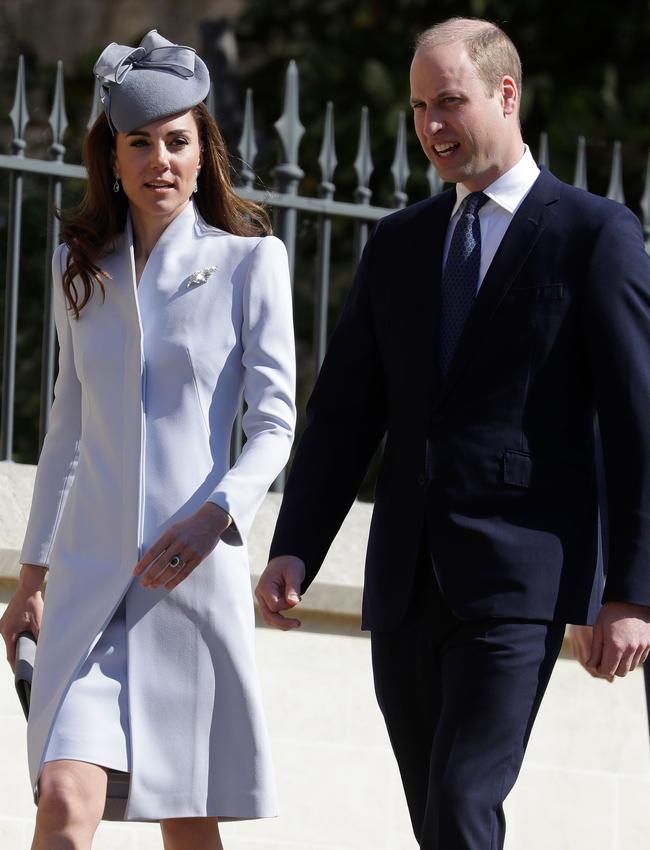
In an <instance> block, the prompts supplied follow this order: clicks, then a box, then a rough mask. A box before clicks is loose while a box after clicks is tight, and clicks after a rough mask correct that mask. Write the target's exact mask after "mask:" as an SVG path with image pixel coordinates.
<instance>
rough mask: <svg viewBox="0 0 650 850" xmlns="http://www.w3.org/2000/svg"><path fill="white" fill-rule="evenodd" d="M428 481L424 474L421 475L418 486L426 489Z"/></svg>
mask: <svg viewBox="0 0 650 850" xmlns="http://www.w3.org/2000/svg"><path fill="white" fill-rule="evenodd" d="M426 480H427V479H426V478H425V477H424V475H423V473H420V474H419V475H418V484H419V485H420V487H424V485H425V484H426Z"/></svg>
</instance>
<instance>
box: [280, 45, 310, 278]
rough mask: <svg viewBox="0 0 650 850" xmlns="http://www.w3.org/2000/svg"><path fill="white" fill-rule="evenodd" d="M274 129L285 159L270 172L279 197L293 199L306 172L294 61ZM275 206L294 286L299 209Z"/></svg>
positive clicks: (288, 205) (291, 204) (290, 64)
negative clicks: (301, 156) (300, 162)
mask: <svg viewBox="0 0 650 850" xmlns="http://www.w3.org/2000/svg"><path fill="white" fill-rule="evenodd" d="M274 126H275V129H276V131H277V134H278V137H279V139H280V143H281V146H282V153H283V157H284V159H283V161H282V163H281V164H280V165H277V166H276V167H275V168H274V170H273V173H274V175H275V177H276V179H277V183H278V190H279V192H280V194H281V195H288V196H291V198H292V199H293V197H294V196H297V194H298V185H299V183H300V181H301V180H302V178H303V177H304V176H305V172H304V171H303V170H302V168H300V166H299V165H298V146H299V145H300V140H301V139H302V137H303V135H304V132H305V128H304V127H303V125H302V124H301V123H300V116H299V91H298V66H297V65H296V63H295V61H294V60H293V59H292V60H291V62H289V67H288V68H287V74H286V81H285V88H284V109H283V112H282V115H281V116H280V118H278V120H277V121H276V122H275V125H274ZM275 206H276V210H275V212H276V222H277V227H276V233H277V235H278V236H279V237H280V239H282V241H283V242H284V244H285V246H286V248H287V254H288V255H289V272H290V274H291V281H292V284H293V276H294V265H295V257H296V230H297V222H298V218H297V213H298V209H297V207H296V205H295V204H293V203H290V204H287V205H286V206H284V205H280V204H276V205H275Z"/></svg>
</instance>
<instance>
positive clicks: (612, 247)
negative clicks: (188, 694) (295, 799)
mask: <svg viewBox="0 0 650 850" xmlns="http://www.w3.org/2000/svg"><path fill="white" fill-rule="evenodd" d="M520 90H521V66H520V62H519V57H518V55H517V52H516V50H515V48H514V46H513V45H512V43H511V42H510V40H509V39H508V38H507V36H505V34H504V33H503V32H502V31H501V30H500V29H499V28H498V27H496V26H494V25H493V24H490V23H488V22H486V21H477V20H467V19H452V20H450V21H447V22H445V23H443V24H440V25H438V26H436V27H433V28H432V29H431V30H428V31H426V32H425V33H423V34H422V35H421V36H420V37H419V38H418V41H417V44H416V51H415V56H414V59H413V63H412V65H411V101H412V106H413V112H414V119H415V129H416V132H417V135H418V138H419V140H420V143H421V145H422V148H423V150H424V152H425V154H426V155H427V157H428V158H429V159H430V161H431V162H432V163H433V164H434V165H435V167H436V168H437V170H438V173H439V174H440V176H441V178H442V179H443V180H445V181H447V182H451V183H456V188H455V190H452V191H448V192H445V193H443V194H441V195H439V196H437V197H435V198H432V199H429V200H426V201H424V202H422V203H418V204H415V205H413V206H411V207H408V208H407V209H404V210H401V211H399V212H397V213H395V214H393V215H390V216H388V217H387V218H385V219H383V220H382V221H380V222H379V224H378V225H377V227H376V228H375V230H374V233H373V235H372V236H371V238H370V240H369V242H368V244H367V246H366V249H365V252H364V255H363V258H362V260H361V263H360V266H359V270H358V272H357V276H356V279H355V282H354V285H353V288H352V291H351V293H350V296H349V298H348V301H347V303H346V306H345V308H344V310H343V312H342V315H341V318H340V320H339V323H338V326H337V328H336V330H335V332H334V334H333V337H332V340H331V344H330V348H329V351H328V354H327V357H326V359H325V362H324V364H323V368H322V371H321V374H320V376H319V379H318V381H317V384H316V387H315V389H314V392H313V394H312V397H311V399H310V402H309V405H308V424H307V428H306V430H305V433H304V435H303V438H302V441H301V444H300V447H299V449H298V452H297V455H296V458H295V460H294V464H293V469H292V472H291V475H290V477H289V481H288V483H287V488H286V491H285V495H284V500H283V504H282V509H281V512H280V516H279V519H278V524H277V528H276V532H275V536H274V539H273V543H272V547H271V556H272V558H271V561H270V562H269V565H268V567H267V569H266V570H265V572H264V574H263V576H262V578H261V579H260V583H259V586H258V589H257V598H258V601H259V604H260V607H261V610H262V614H263V616H264V618H265V620H266V622H267V623H269V624H271V625H276V626H279V627H280V628H292V627H295V626H296V625H299V621H297V620H295V619H284V618H283V616H282V615H281V614H280V612H281V611H283V610H286V609H288V608H291V607H293V606H294V605H295V604H296V603H297V602H298V601H299V593H300V592H301V591H300V585H301V584H302V592H304V591H305V590H306V588H307V587H308V585H309V584H310V582H311V581H312V580H313V579H314V577H315V575H316V573H317V571H318V569H319V567H320V565H321V563H322V561H323V559H324V557H325V554H326V552H327V549H328V547H329V545H330V543H331V541H332V539H333V537H334V536H335V534H336V532H337V530H338V528H339V526H340V524H341V522H342V520H343V518H344V516H345V514H346V512H347V511H348V509H349V507H350V505H351V503H352V501H353V499H354V497H355V495H356V493H357V490H358V487H359V486H360V483H361V481H362V478H363V476H364V473H365V471H366V469H367V467H368V463H369V461H370V459H371V457H372V455H373V453H374V452H375V450H376V449H377V447H378V446H379V444H380V441H381V440H382V438H383V436H384V435H386V444H385V449H384V454H383V459H382V464H381V470H380V473H379V479H378V483H377V490H376V498H375V507H374V513H373V520H372V527H371V533H370V540H369V545H368V553H367V564H366V582H365V590H364V607H363V627H364V628H366V629H370V631H371V637H372V656H373V671H374V677H375V687H376V692H377V697H378V701H379V705H380V707H381V710H382V712H383V714H384V717H385V720H386V724H387V728H388V732H389V735H390V739H391V743H392V746H393V749H394V751H395V755H396V757H397V761H398V764H399V768H400V771H401V775H402V780H403V784H404V788H405V792H406V796H407V800H408V805H409V809H410V814H411V819H412V823H413V828H414V831H415V834H416V836H417V839H418V841H419V845H420V847H421V848H424V849H425V850H494V848H500V847H502V846H503V841H504V832H505V825H504V819H503V810H502V802H503V800H504V798H505V797H506V795H507V794H508V792H509V791H510V789H511V788H512V786H513V784H514V782H515V779H516V777H517V774H518V772H519V769H520V766H521V762H522V759H523V755H524V749H525V746H526V743H527V740H528V736H529V734H530V730H531V727H532V724H533V721H534V719H535V715H536V712H537V710H538V708H539V704H540V701H541V699H542V695H543V693H544V690H545V688H546V685H547V682H548V679H549V676H550V674H551V670H552V668H553V665H554V663H555V660H556V657H557V655H558V652H559V649H560V646H561V643H562V636H563V632H564V625H565V623H566V622H576V623H584V622H589V621H590V619H589V618H590V617H591V616H592V615H594V614H595V612H596V610H597V608H598V607H599V603H600V596H601V593H600V590H599V589H598V586H597V585H598V582H597V580H596V572H597V570H596V563H597V551H598V530H597V528H598V518H597V514H598V512H597V497H596V485H595V480H594V460H593V452H594V434H593V420H594V413H595V411H596V409H597V411H598V415H599V419H600V427H601V430H602V438H603V445H604V450H605V463H606V472H607V486H608V490H609V498H610V505H611V509H610V517H609V520H610V522H609V526H610V551H609V573H608V581H607V589H606V591H605V596H604V602H605V604H604V605H603V607H602V610H601V611H600V613H599V615H598V619H597V622H596V627H595V636H594V641H593V646H592V649H591V655H592V657H591V663H592V666H593V667H594V668H596V669H598V670H600V671H601V672H604V673H610V674H616V675H624V674H625V673H626V672H627V671H628V670H630V669H632V668H633V667H634V666H635V665H636V664H637V663H639V662H640V661H642V660H643V659H644V658H645V657H646V655H647V653H648V649H649V647H650V634H649V631H650V628H649V626H648V622H649V620H650V608H649V607H648V606H650V416H649V415H648V410H650V369H649V368H648V364H649V363H650V268H649V261H648V257H647V256H646V254H645V251H644V249H643V241H642V236H641V228H640V226H639V222H638V221H637V220H636V218H635V217H634V216H633V215H632V213H630V211H629V210H627V209H626V208H625V207H623V206H622V205H620V204H616V203H613V202H609V201H607V200H605V199H603V198H597V197H595V196H593V195H589V194H588V193H586V192H581V191H578V190H576V189H573V188H572V187H570V186H567V185H565V184H563V183H560V182H559V181H558V180H556V179H555V178H554V177H553V176H552V175H551V174H549V173H548V171H546V170H542V171H541V173H540V171H539V169H538V168H537V166H536V165H535V163H534V161H533V159H532V157H531V155H530V153H529V151H528V149H527V148H526V146H525V145H524V143H523V140H522V136H521V129H520V124H519V116H518V108H519V97H520Z"/></svg>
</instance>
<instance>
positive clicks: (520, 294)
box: [507, 283, 567, 303]
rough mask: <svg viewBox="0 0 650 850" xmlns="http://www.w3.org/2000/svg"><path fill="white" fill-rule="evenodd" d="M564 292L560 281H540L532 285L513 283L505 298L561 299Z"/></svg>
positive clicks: (531, 300)
mask: <svg viewBox="0 0 650 850" xmlns="http://www.w3.org/2000/svg"><path fill="white" fill-rule="evenodd" d="M566 294H567V293H566V291H565V287H564V284H562V283H542V284H536V285H534V286H523V285H519V286H517V285H513V286H511V287H510V289H509V290H508V294H507V298H508V300H510V301H517V302H518V301H525V302H532V303H538V302H548V301H562V300H563V299H564V298H565V297H566Z"/></svg>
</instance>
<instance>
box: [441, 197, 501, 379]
mask: <svg viewBox="0 0 650 850" xmlns="http://www.w3.org/2000/svg"><path fill="white" fill-rule="evenodd" d="M488 200H489V198H488V196H487V195H484V194H483V192H472V193H471V195H468V196H467V198H466V199H465V208H464V209H463V213H462V215H461V217H460V218H459V219H458V221H457V223H456V227H455V229H454V233H453V236H452V237H451V244H450V245H449V253H448V254H447V262H446V263H445V268H444V271H443V273H442V294H441V299H440V301H441V303H440V328H439V337H440V339H439V347H438V355H439V361H438V362H439V365H440V373H441V374H442V375H443V376H444V375H446V374H447V369H448V368H449V364H450V363H451V358H452V357H453V355H454V351H455V350H456V346H457V345H458V340H459V339H460V335H461V333H462V331H463V328H464V327H465V322H466V321H467V317H468V316H469V311H470V310H471V309H472V304H473V303H474V299H475V298H476V292H477V290H478V276H479V271H480V268H481V225H480V223H479V218H478V211H479V210H480V209H481V207H482V206H483V204H485V203H486V202H487V201H488Z"/></svg>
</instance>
